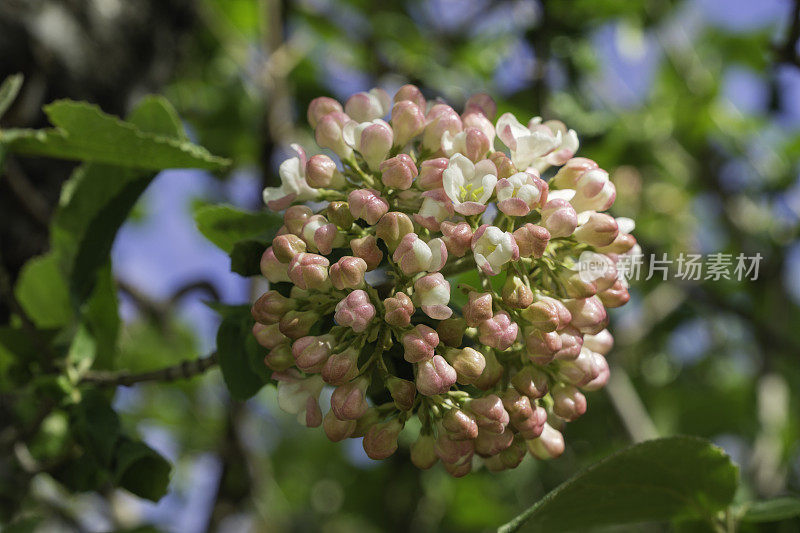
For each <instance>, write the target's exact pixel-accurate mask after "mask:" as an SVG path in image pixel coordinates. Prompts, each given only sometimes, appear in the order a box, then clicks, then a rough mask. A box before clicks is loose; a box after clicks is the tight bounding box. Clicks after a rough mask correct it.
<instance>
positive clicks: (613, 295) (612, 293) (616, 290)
mask: <svg viewBox="0 0 800 533" xmlns="http://www.w3.org/2000/svg"><path fill="white" fill-rule="evenodd" d="M597 296H599V297H600V301H601V302H603V305H604V306H606V307H608V308H610V309H614V308H616V307H622V306H623V305H625V304H626V303H628V300H630V299H631V295H630V294H629V293H628V288H627V287H626V286H625V285H624V284H623V283H622V281H621V280H617V281H616V282H614V285H612V286H611V287H609V288H608V289H606V290H604V291H603V292H601V293H599V294H598V295H597Z"/></svg>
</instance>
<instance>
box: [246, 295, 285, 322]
mask: <svg viewBox="0 0 800 533" xmlns="http://www.w3.org/2000/svg"><path fill="white" fill-rule="evenodd" d="M295 306H296V302H295V301H294V300H292V299H290V298H286V297H285V296H283V295H281V294H280V293H279V292H277V291H267V292H265V293H264V294H262V295H261V296H260V297H259V298H258V300H256V301H255V303H254V304H253V307H252V308H251V309H250V313H251V314H252V315H253V318H254V319H255V321H256V322H260V323H262V324H277V323H278V322H280V320H281V317H282V316H283V315H284V314H286V312H287V311H289V310H290V309H294V308H295Z"/></svg>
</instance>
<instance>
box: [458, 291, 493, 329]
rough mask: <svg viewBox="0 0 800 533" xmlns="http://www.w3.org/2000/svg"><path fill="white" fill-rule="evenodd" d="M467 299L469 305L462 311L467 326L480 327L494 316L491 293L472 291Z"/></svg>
mask: <svg viewBox="0 0 800 533" xmlns="http://www.w3.org/2000/svg"><path fill="white" fill-rule="evenodd" d="M467 298H468V300H467V304H466V305H465V306H464V308H463V309H462V310H461V312H462V314H463V315H464V320H466V321H467V326H469V327H472V328H474V327H478V326H479V325H480V324H481V323H482V322H483V321H484V320H489V319H490V318H492V317H493V316H494V311H493V310H492V294H491V293H489V292H475V291H470V293H469V295H468V296H467Z"/></svg>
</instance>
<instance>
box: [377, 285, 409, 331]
mask: <svg viewBox="0 0 800 533" xmlns="http://www.w3.org/2000/svg"><path fill="white" fill-rule="evenodd" d="M383 308H384V309H385V310H386V315H385V316H384V320H386V323H387V324H390V325H392V326H397V327H406V326H408V325H409V324H410V323H411V315H413V314H414V304H413V303H412V302H411V298H409V297H408V296H407V295H406V294H405V293H403V292H398V293H397V294H395V295H394V296H391V297H389V298H386V299H385V300H384V301H383Z"/></svg>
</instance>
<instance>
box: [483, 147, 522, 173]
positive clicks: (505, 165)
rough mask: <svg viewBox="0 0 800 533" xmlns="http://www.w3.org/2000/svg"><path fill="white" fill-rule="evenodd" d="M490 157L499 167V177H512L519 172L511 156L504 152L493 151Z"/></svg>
mask: <svg viewBox="0 0 800 533" xmlns="http://www.w3.org/2000/svg"><path fill="white" fill-rule="evenodd" d="M489 159H490V160H491V162H492V163H494V166H495V167H497V177H498V178H510V177H511V176H513V175H514V174H516V173H517V172H519V170H517V167H515V166H514V163H512V162H511V158H509V157H508V156H507V155H506V154H504V153H503V152H492V153H491V154H490V155H489Z"/></svg>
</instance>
